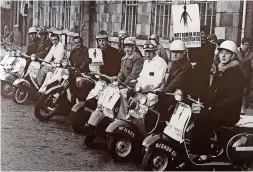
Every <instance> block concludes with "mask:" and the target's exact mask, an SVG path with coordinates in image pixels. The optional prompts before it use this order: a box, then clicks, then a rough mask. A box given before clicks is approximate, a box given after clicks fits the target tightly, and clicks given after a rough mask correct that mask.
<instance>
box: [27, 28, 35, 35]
mask: <svg viewBox="0 0 253 172" xmlns="http://www.w3.org/2000/svg"><path fill="white" fill-rule="evenodd" d="M31 33H37V29H36V27H30V28H29V30H28V34H31Z"/></svg>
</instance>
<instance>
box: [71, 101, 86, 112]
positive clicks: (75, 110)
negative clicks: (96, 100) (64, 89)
mask: <svg viewBox="0 0 253 172" xmlns="http://www.w3.org/2000/svg"><path fill="white" fill-rule="evenodd" d="M84 104H85V101H81V102H78V103H77V104H75V105H74V106H73V107H72V109H71V111H72V112H77V111H78V110H79V109H81V108H82V107H83V106H84Z"/></svg>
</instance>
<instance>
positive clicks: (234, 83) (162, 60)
mask: <svg viewBox="0 0 253 172" xmlns="http://www.w3.org/2000/svg"><path fill="white" fill-rule="evenodd" d="M208 31H209V29H208V28H206V27H201V47H199V48H189V49H187V48H186V46H185V44H184V42H183V41H181V40H174V41H173V42H172V43H171V45H170V49H169V53H167V52H166V50H165V49H164V48H163V46H162V45H161V44H160V43H159V37H158V35H156V34H152V35H150V36H149V38H148V40H146V42H145V44H144V45H143V51H144V54H142V53H141V51H140V50H139V48H138V47H137V45H136V40H135V38H133V37H131V36H130V35H129V34H128V33H127V32H126V31H125V30H121V31H119V32H118V38H119V48H118V49H116V48H114V47H112V46H110V44H109V42H108V33H107V32H106V31H104V30H101V31H99V32H98V33H97V35H96V41H97V45H98V47H97V48H99V49H101V50H102V54H103V66H101V73H103V74H105V75H107V76H110V77H111V79H112V80H114V79H119V80H121V81H122V82H124V83H125V84H126V85H129V86H131V87H133V86H138V87H139V88H140V91H141V92H142V93H148V92H150V91H155V92H156V93H157V95H159V96H158V97H159V99H158V100H155V99H154V96H153V95H152V94H148V98H149V99H150V100H151V101H154V104H156V105H155V108H156V109H157V110H158V111H159V112H160V113H161V114H162V118H169V117H168V116H166V115H167V114H166V110H168V106H169V105H170V104H172V103H173V101H175V100H173V99H172V98H170V97H168V96H165V94H164V93H172V92H175V91H176V90H177V89H181V90H183V92H184V93H187V94H189V95H191V96H192V97H195V98H199V99H200V101H201V102H203V103H204V105H205V108H204V109H201V114H202V113H203V114H204V115H200V116H199V118H197V119H196V123H195V125H196V127H194V130H193V138H195V139H194V140H195V141H197V142H201V143H202V144H196V145H198V152H201V154H203V155H201V156H199V158H198V160H199V162H205V161H206V160H208V156H207V154H208V146H207V145H208V144H207V142H208V139H209V136H210V135H211V131H212V130H213V129H214V128H215V127H218V126H232V125H234V124H235V123H237V122H238V121H239V116H240V114H241V110H242V109H243V108H244V107H246V108H247V107H251V108H253V75H252V73H253V70H252V69H253V52H252V51H251V50H250V48H249V47H250V45H251V40H250V39H249V38H243V39H242V41H241V47H239V48H238V47H237V45H236V43H234V42H233V41H230V40H223V39H217V37H216V35H214V34H211V35H208ZM37 33H38V34H37ZM28 34H29V38H30V41H29V45H28V47H27V55H31V54H35V56H36V57H39V58H41V59H44V60H45V61H47V62H52V61H53V62H54V63H59V62H60V61H61V60H63V59H64V58H67V57H66V48H65V47H64V45H63V44H62V43H61V42H60V39H59V36H58V35H56V34H51V36H50V38H49V37H48V35H49V34H48V32H47V30H46V29H45V28H41V29H40V30H39V31H38V32H37V29H36V28H34V27H32V28H30V29H29V33H28ZM37 35H39V38H38V37H37ZM73 42H74V48H73V50H72V51H71V53H70V56H69V57H68V59H69V61H70V65H71V66H74V67H76V68H78V69H79V70H80V71H82V72H89V64H90V62H91V59H90V58H89V55H88V48H87V47H85V46H84V45H83V42H82V38H81V37H79V36H77V37H74V38H73ZM28 65H29V63H28V64H27V66H28ZM42 65H43V63H42ZM27 66H26V68H27ZM50 70H52V69H51V68H50V67H48V66H42V67H41V69H40V72H39V75H38V78H39V80H38V81H39V82H41V83H42V82H43V80H44V78H45V75H46V73H47V72H48V71H50ZM210 78H211V79H210ZM128 106H129V105H128V102H127V100H126V95H125V94H123V93H122V99H121V106H120V111H119V112H120V113H122V114H124V113H126V112H127V110H128V108H129V107H128ZM195 108H196V107H195ZM193 109H194V108H193ZM94 114H95V113H94ZM95 115H97V114H95ZM92 119H93V118H91V120H92ZM89 122H90V123H92V121H89ZM143 132H144V131H143Z"/></svg>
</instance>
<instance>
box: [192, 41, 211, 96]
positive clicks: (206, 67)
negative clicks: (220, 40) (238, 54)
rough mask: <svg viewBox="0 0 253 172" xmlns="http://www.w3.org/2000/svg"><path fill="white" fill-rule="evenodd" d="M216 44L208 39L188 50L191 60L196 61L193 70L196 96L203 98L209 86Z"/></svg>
mask: <svg viewBox="0 0 253 172" xmlns="http://www.w3.org/2000/svg"><path fill="white" fill-rule="evenodd" d="M215 48H216V47H215V45H214V44H212V43H210V42H208V41H206V42H205V43H204V44H203V45H202V47H200V48H190V49H189V50H188V53H189V59H190V61H191V62H196V66H195V67H194V70H193V75H194V77H193V78H194V80H193V82H194V83H195V86H194V87H193V88H192V89H193V90H195V92H194V95H193V96H194V97H200V98H203V96H204V94H205V92H206V89H207V88H208V86H209V78H210V71H211V67H212V64H213V58H214V52H215Z"/></svg>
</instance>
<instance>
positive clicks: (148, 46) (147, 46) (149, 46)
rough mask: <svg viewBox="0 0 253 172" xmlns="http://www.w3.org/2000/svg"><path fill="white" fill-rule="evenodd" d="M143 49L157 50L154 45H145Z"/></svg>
mask: <svg viewBox="0 0 253 172" xmlns="http://www.w3.org/2000/svg"><path fill="white" fill-rule="evenodd" d="M143 48H144V49H146V48H155V46H154V45H153V44H144V45H143Z"/></svg>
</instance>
